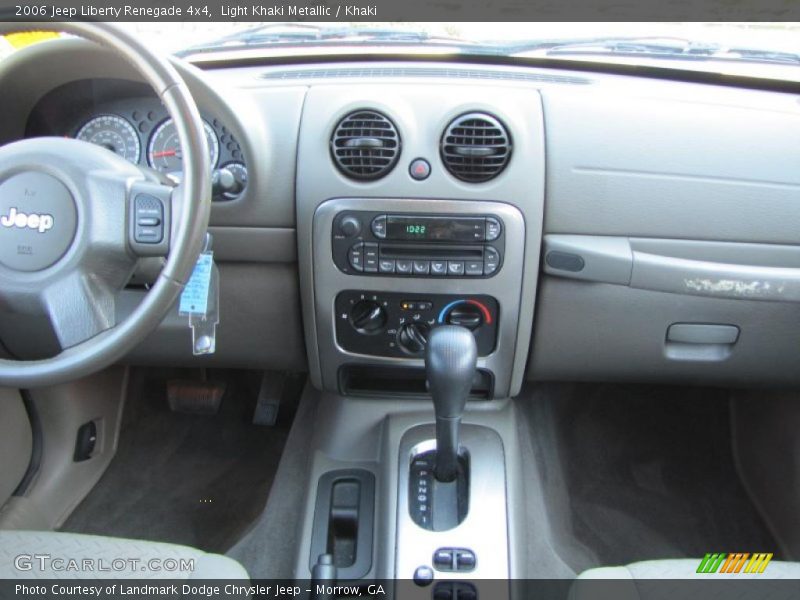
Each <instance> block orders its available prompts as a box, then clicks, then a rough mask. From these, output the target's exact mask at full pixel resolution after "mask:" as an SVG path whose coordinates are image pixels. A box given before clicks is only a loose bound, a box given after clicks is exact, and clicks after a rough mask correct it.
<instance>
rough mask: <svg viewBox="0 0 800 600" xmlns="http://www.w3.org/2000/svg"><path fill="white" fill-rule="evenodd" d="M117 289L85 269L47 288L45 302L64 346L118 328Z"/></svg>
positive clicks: (43, 295)
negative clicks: (116, 312)
mask: <svg viewBox="0 0 800 600" xmlns="http://www.w3.org/2000/svg"><path fill="white" fill-rule="evenodd" d="M117 291H118V290H114V289H112V288H111V287H110V286H109V284H108V282H106V281H104V280H103V279H102V278H100V277H98V276H97V275H95V274H92V273H85V272H81V271H74V272H73V273H71V274H70V275H68V276H67V277H64V278H63V279H60V280H58V281H56V282H55V283H53V284H51V285H50V286H49V287H48V288H47V289H46V290H45V291H44V293H43V294H42V299H41V304H42V305H43V308H44V311H45V313H46V314H47V316H48V317H49V319H50V324H51V325H52V326H53V330H54V331H55V333H56V336H57V337H58V341H59V343H60V344H61V348H62V349H67V348H71V347H72V346H75V345H77V344H79V343H81V342H83V341H86V340H88V339H91V338H93V337H95V336H96V335H97V334H99V333H102V332H103V331H105V330H106V329H110V328H112V327H114V325H115V324H116V317H115V307H116V293H117Z"/></svg>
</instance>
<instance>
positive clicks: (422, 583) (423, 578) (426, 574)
mask: <svg viewBox="0 0 800 600" xmlns="http://www.w3.org/2000/svg"><path fill="white" fill-rule="evenodd" d="M414 583H416V584H417V585H418V586H419V587H427V586H429V585H430V584H431V583H433V569H431V568H430V567H429V566H428V565H423V566H421V567H417V568H416V570H415V571H414Z"/></svg>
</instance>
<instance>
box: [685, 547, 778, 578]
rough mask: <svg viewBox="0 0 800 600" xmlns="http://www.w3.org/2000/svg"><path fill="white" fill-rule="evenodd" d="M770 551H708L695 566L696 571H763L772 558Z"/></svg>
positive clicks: (732, 572)
mask: <svg viewBox="0 0 800 600" xmlns="http://www.w3.org/2000/svg"><path fill="white" fill-rule="evenodd" d="M772 556H773V554H772V553H771V552H756V553H754V554H749V553H747V552H732V553H728V554H723V553H709V554H706V555H705V556H704V557H703V560H701V561H700V565H699V566H698V567H697V572H698V573H718V574H719V573H727V574H736V573H751V574H757V573H763V572H764V569H766V568H767V565H768V564H769V561H771V560H772Z"/></svg>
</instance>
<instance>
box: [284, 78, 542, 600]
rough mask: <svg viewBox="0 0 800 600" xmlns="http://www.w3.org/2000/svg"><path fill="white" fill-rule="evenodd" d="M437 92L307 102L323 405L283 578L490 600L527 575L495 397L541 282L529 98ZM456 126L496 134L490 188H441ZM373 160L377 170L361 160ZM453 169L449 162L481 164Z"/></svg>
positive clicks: (538, 172) (537, 135)
mask: <svg viewBox="0 0 800 600" xmlns="http://www.w3.org/2000/svg"><path fill="white" fill-rule="evenodd" d="M452 92H453V88H452V86H450V85H441V86H440V85H436V84H433V83H432V82H425V83H416V84H415V83H408V84H407V85H406V84H404V85H403V86H399V87H387V86H385V85H381V84H379V83H376V84H374V85H362V86H357V89H355V88H352V87H350V86H347V85H339V84H329V85H325V86H311V87H310V88H309V91H308V92H307V94H306V100H305V104H304V109H303V119H302V123H301V128H300V135H299V144H298V148H297V156H298V158H297V176H296V183H297V187H296V206H297V235H298V264H299V271H300V285H301V291H302V300H303V318H304V330H305V335H306V340H305V341H306V349H307V353H308V361H309V376H310V380H311V383H312V384H313V387H314V388H315V389H314V390H313V391H310V392H309V393H313V394H319V403H318V409H317V410H318V411H317V413H316V416H315V422H314V423H315V424H314V428H315V433H314V436H313V439H311V440H310V441H309V444H310V445H311V447H312V448H313V450H314V452H313V461H312V463H313V464H312V465H311V466H310V474H309V483H308V493H307V495H306V497H307V504H306V514H307V519H306V521H305V523H304V527H303V531H302V532H301V535H300V537H301V539H302V540H303V542H302V546H301V548H300V550H299V556H298V561H297V565H298V566H297V575H298V577H308V576H309V575H312V576H314V577H318V578H328V579H329V580H330V579H337V580H339V581H344V580H347V581H350V580H351V579H352V580H357V581H358V582H362V583H363V582H364V581H369V580H370V579H371V578H372V579H373V580H375V579H394V580H396V586H397V587H398V589H397V590H396V593H395V597H402V598H426V599H430V598H432V597H433V598H437V599H442V600H443V599H448V600H477V599H478V598H490V597H491V598H503V597H506V596H507V590H506V592H498V587H497V582H498V581H501V582H502V581H503V580H505V579H507V578H509V577H514V576H519V575H518V574H519V573H521V572H523V571H522V567H521V566H520V565H521V564H522V561H524V553H525V550H524V548H525V543H524V538H523V536H524V534H523V533H522V532H523V531H524V527H521V525H522V523H523V522H524V515H523V514H521V513H520V508H519V507H524V500H523V499H522V498H521V495H522V491H521V490H522V488H523V484H522V483H521V479H522V477H521V475H520V473H521V466H520V455H521V453H520V452H519V442H518V438H517V435H518V433H517V432H518V429H517V423H516V417H515V414H514V405H513V403H512V402H510V401H509V398H510V397H511V396H513V395H516V394H517V393H518V392H519V390H520V387H521V384H522V381H523V377H524V373H525V366H526V362H527V358H528V348H529V345H530V340H531V334H532V326H533V310H534V303H535V297H536V282H537V277H538V271H539V249H540V246H541V231H542V221H543V216H544V214H543V203H544V182H545V177H544V174H545V169H544V126H543V116H542V110H541V98H540V97H539V94H538V93H537V92H536V91H535V90H533V89H529V88H528V89H525V88H522V87H519V88H514V87H508V88H504V90H503V93H502V94H497V93H496V90H494V91H492V90H489V89H487V88H486V87H485V86H481V85H472V84H467V85H464V86H462V87H461V88H460V92H461V93H460V94H458V97H455V96H454V95H453V93H452ZM362 109H363V110H362ZM367 109H368V110H367ZM475 110H479V111H481V114H480V115H478V117H480V118H479V119H478V121H475V123H473V122H472V121H471V120H470V119H471V118H472V117H474V116H475V113H473V112H471V111H475ZM481 115H482V116H481ZM486 115H489V116H490V117H491V118H488V119H487V118H485V117H486ZM495 117H497V118H495ZM459 119H460V121H459V122H460V123H461V122H462V121H463V123H462V124H463V125H464V126H465V127H473V126H488V127H490V129H491V128H495V127H496V126H499V125H501V122H502V125H505V127H506V128H507V132H506V133H507V134H508V135H506V136H505V137H503V140H501V141H502V143H503V144H506V143H507V144H508V146H507V147H506V150H507V152H510V153H511V154H510V156H511V158H510V160H508V161H507V165H508V166H507V168H505V165H506V159H507V158H508V156H509V154H506V155H504V156H505V158H504V161H503V163H502V165H503V167H502V168H505V170H504V171H503V172H502V174H500V175H499V176H497V177H494V178H491V177H490V178H489V179H488V180H487V179H481V178H480V177H478V175H481V173H482V172H481V173H477V174H474V175H475V178H473V179H472V180H470V179H469V178H466V179H465V178H463V177H460V176H459V175H458V173H454V172H453V171H452V170H450V171H449V172H448V170H447V168H446V165H445V159H447V160H451V159H450V158H447V157H446V156H445V153H446V148H445V146H446V142H447V140H450V141H452V140H455V142H456V145H457V146H459V144H462V142H461V141H459V140H460V139H461V137H459V135H460V134H459V132H460V131H461V130H460V129H458V128H456V129H453V128H452V127H451V126H450V124H452V123H454V122H455V121H454V120H459ZM481 119H483V120H481ZM476 124H477V125H476ZM342 128H344V129H342ZM354 130H355V131H356V132H360V133H353V131H354ZM491 130H492V131H495V129H491ZM465 131H466V130H465ZM470 131H472V130H470ZM342 132H344V133H342ZM365 132H367V133H365ZM475 132H476V135H477V136H478V137H476V138H475V139H478V138H480V136H482V135H484V133H485V132H484V131H483V130H480V131H478V130H475ZM462 133H463V132H462ZM368 134H369V135H368ZM457 134H458V135H457ZM448 136H450V137H448ZM451 138H452V139H451ZM467 138H469V139H467V140H466V141H465V142H463V144H467V145H468V144H470V143H473V141H474V140H473V137H471V136H467ZM465 139H466V138H465ZM480 139H483V138H480ZM443 144H444V145H443ZM377 147H380V148H381V150H380V153H384V152H385V153H387V156H386V157H384V156H383V155H382V154H381V155H380V156H378V154H375V156H373V158H372V159H369V160H364V158H363V157H364V153H371V152H377V151H376V150H375V148H377ZM512 147H513V150H512ZM483 151H485V149H484V150H483ZM454 152H455V153H456V155H458V156H456V157H455V158H452V160H454V161H456V162H457V163H458V162H459V161H461V162H463V161H468V160H472V159H474V158H475V157H476V156H477V155H476V154H474V152H473V150H471V149H470V148H466V149H464V148H461V147H460V146H459V147H458V148H456V149H455V150H454ZM492 152H494V150H492ZM459 153H460V154H459ZM389 155H390V156H389ZM448 156H449V155H448ZM465 157H466V158H465ZM373 159H374V161H373ZM420 163H424V164H425V165H427V169H425V170H424V171H425V172H424V173H422V174H420V173H419V172H418V171H417V170H416V169H415V165H417V166H418V165H419V164H420ZM459 164H460V163H459ZM381 165H383V166H381ZM353 168H355V169H358V170H359V171H358V173H359V175H358V176H354V172H353V170H352V169H353ZM378 172H379V175H375V174H374V173H378ZM442 340H450V341H449V342H448V343H444V342H443V341H442ZM457 340H460V341H457ZM436 348H438V350H437V349H436ZM459 361H461V362H459ZM462 421H463V425H462V424H461V422H462ZM523 511H524V509H523ZM369 540H371V541H372V543H371V544H370V543H369ZM515 561H516V562H515ZM492 580H494V581H492ZM485 582H489V583H494V584H495V585H494V587H493V588H492V589H491V590H490V589H489V588H486V587H485V586H483V583H485ZM399 588H402V589H399Z"/></svg>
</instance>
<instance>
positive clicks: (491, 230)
mask: <svg viewBox="0 0 800 600" xmlns="http://www.w3.org/2000/svg"><path fill="white" fill-rule="evenodd" d="M501 230H502V226H501V225H500V221H499V220H497V219H495V218H494V217H486V241H487V242H493V241H495V240H496V239H497V238H499V237H500V232H501Z"/></svg>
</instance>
